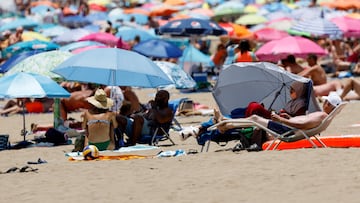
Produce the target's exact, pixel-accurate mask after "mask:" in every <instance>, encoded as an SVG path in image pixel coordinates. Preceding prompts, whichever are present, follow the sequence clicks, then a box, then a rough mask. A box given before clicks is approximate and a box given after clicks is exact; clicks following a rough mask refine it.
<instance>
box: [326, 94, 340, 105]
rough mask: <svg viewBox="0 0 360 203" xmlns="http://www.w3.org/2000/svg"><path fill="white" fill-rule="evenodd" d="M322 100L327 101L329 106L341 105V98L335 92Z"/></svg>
mask: <svg viewBox="0 0 360 203" xmlns="http://www.w3.org/2000/svg"><path fill="white" fill-rule="evenodd" d="M323 99H325V100H327V101H328V102H329V103H330V104H331V105H333V106H338V105H339V104H340V103H341V98H340V96H339V95H338V94H337V93H336V92H330V93H329V95H328V96H324V97H323Z"/></svg>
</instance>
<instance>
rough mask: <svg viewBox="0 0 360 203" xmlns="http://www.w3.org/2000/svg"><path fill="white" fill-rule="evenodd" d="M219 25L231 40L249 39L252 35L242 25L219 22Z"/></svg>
mask: <svg viewBox="0 0 360 203" xmlns="http://www.w3.org/2000/svg"><path fill="white" fill-rule="evenodd" d="M219 25H220V26H221V27H222V28H224V29H225V30H226V31H227V33H228V36H229V37H231V38H250V37H252V35H253V34H252V32H251V31H250V30H248V29H247V28H246V27H245V26H242V25H237V24H235V23H228V22H220V23H219Z"/></svg>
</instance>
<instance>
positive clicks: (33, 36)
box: [21, 31, 50, 42]
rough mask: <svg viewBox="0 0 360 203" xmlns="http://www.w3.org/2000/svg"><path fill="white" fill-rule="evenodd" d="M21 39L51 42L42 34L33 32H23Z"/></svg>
mask: <svg viewBox="0 0 360 203" xmlns="http://www.w3.org/2000/svg"><path fill="white" fill-rule="evenodd" d="M21 37H22V40H23V41H31V40H35V39H37V40H41V41H45V42H49V41H50V38H47V37H46V36H44V35H42V34H41V33H38V32H33V31H25V32H23V34H22V35H21Z"/></svg>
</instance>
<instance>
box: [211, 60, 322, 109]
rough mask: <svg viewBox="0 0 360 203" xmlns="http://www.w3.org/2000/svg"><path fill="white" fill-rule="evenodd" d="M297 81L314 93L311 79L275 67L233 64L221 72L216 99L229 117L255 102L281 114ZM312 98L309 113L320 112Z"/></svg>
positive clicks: (263, 64) (313, 97)
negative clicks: (233, 112) (237, 109)
mask: <svg viewBox="0 0 360 203" xmlns="http://www.w3.org/2000/svg"><path fill="white" fill-rule="evenodd" d="M294 81H299V82H302V83H304V84H308V85H309V86H308V87H310V86H311V89H310V90H312V85H311V80H310V79H308V78H304V77H301V76H298V75H295V74H292V73H290V72H288V71H285V70H284V69H283V68H280V67H278V66H277V65H275V64H272V63H267V62H256V63H248V62H244V63H234V64H231V65H229V66H225V67H224V69H223V70H222V71H221V72H220V75H219V79H218V81H217V83H216V84H215V87H214V90H213V96H214V98H215V101H216V103H217V104H218V106H219V108H220V111H221V113H222V114H224V115H230V112H231V111H232V110H234V109H236V108H245V107H247V105H248V104H249V103H250V102H253V101H255V102H259V103H263V104H264V106H265V107H266V108H268V109H270V108H271V109H273V110H276V111H279V110H280V109H282V108H284V106H285V105H286V103H287V102H288V101H289V100H290V91H289V90H290V85H291V84H292V83H293V82H294ZM309 99H310V100H309V102H310V103H309V109H308V110H309V112H313V111H318V110H320V108H319V106H318V103H317V101H316V99H315V96H314V94H313V93H311V98H309Z"/></svg>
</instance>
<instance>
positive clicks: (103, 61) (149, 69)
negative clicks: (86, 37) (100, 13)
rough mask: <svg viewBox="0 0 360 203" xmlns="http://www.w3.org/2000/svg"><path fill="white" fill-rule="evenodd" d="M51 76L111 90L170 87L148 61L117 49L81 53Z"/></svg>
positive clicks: (162, 74) (143, 57) (168, 80)
mask: <svg viewBox="0 0 360 203" xmlns="http://www.w3.org/2000/svg"><path fill="white" fill-rule="evenodd" d="M53 72H54V73H56V74H59V75H61V76H63V77H64V78H65V79H67V80H72V81H79V82H90V83H97V84H103V85H112V86H138V87H158V86H163V85H169V84H172V83H173V82H172V81H171V79H170V78H169V77H168V76H167V75H166V74H165V73H164V72H163V71H162V70H161V69H160V68H159V67H158V66H157V65H156V64H155V63H154V62H152V61H151V60H150V59H148V58H147V57H145V56H142V55H140V54H138V53H136V52H133V51H127V50H124V49H117V48H100V49H91V50H88V51H84V52H81V53H79V54H76V55H74V56H72V57H70V58H69V59H68V60H66V61H65V62H63V63H62V64H60V65H59V66H58V67H56V68H55V69H54V70H53Z"/></svg>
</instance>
